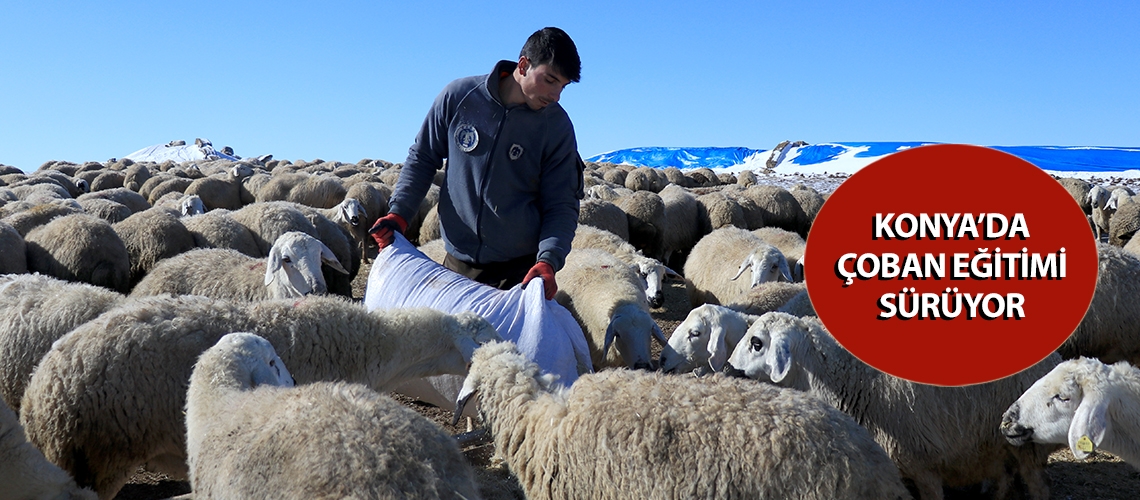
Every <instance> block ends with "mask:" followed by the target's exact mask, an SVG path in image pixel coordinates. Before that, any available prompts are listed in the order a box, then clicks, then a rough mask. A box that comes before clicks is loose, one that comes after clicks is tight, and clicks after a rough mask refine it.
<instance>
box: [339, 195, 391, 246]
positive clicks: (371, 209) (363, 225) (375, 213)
mask: <svg viewBox="0 0 1140 500" xmlns="http://www.w3.org/2000/svg"><path fill="white" fill-rule="evenodd" d="M381 188H384V189H381ZM385 189H387V186H384V185H383V184H380V183H378V182H357V183H355V184H352V185H351V186H348V192H347V193H346V194H345V195H344V197H345V199H346V200H347V199H353V200H356V201H357V202H359V203H360V205H361V206H362V207H363V208H364V214H363V215H361V216H360V222H359V223H358V224H353V229H352V238H353V239H354V240H356V242H357V245H358V246H360V251H361V254H362V255H363V256H364V257H365V258H367V259H368V260H372V259H373V258H375V257H376V254H377V252H379V249H378V248H377V247H376V240H374V239H372V236H371V235H369V234H368V230H369V229H372V225H373V224H375V223H376V220H377V219H379V218H381V217H383V216H384V215H386V214H387V213H388V197H389V196H390V194H388V193H386V192H385Z"/></svg>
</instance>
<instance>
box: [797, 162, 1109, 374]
mask: <svg viewBox="0 0 1140 500" xmlns="http://www.w3.org/2000/svg"><path fill="white" fill-rule="evenodd" d="M807 248H808V249H809V252H810V254H811V257H810V258H809V259H806V263H807V265H806V266H805V273H806V276H807V279H806V280H805V281H806V282H807V286H808V294H809V296H810V297H811V301H812V304H813V306H814V307H815V310H816V312H817V313H818V314H819V318H820V320H822V321H823V323H824V325H825V326H826V327H827V329H828V331H830V332H831V334H832V335H834V336H835V339H836V340H838V341H839V343H840V344H842V345H843V346H844V347H845V348H847V349H848V350H849V351H851V353H852V354H854V355H855V356H856V357H858V358H859V359H861V360H863V361H864V362H866V363H867V364H869V365H871V366H873V367H875V368H877V369H879V370H882V371H883V372H886V373H889V374H891V375H894V376H897V377H901V378H905V379H908V380H912V381H915V382H922V383H927V384H936V385H946V386H958V385H967V384H975V383H982V382H988V381H991V380H996V379H999V378H1002V377H1005V376H1008V375H1012V374H1014V373H1017V372H1019V371H1021V370H1023V369H1025V368H1028V367H1029V366H1032V365H1033V364H1035V363H1037V362H1038V361H1040V360H1042V359H1044V358H1045V357H1046V356H1048V355H1049V354H1050V353H1052V352H1053V351H1055V350H1056V349H1057V347H1059V346H1060V345H1061V343H1062V342H1064V341H1065V339H1067V338H1068V337H1069V334H1071V333H1072V332H1073V330H1074V329H1075V328H1076V327H1077V325H1078V324H1079V323H1080V321H1081V319H1082V318H1083V317H1084V315H1085V311H1086V310H1087V309H1088V306H1089V303H1090V302H1091V300H1092V296H1093V290H1094V288H1095V286H1096V274H1097V249H1096V242H1095V239H1094V237H1093V234H1092V230H1091V228H1090V226H1089V222H1088V219H1086V217H1085V214H1084V212H1083V211H1081V209H1080V207H1079V205H1077V203H1076V200H1074V199H1073V197H1072V196H1071V195H1070V194H1069V193H1068V191H1066V190H1065V188H1064V187H1062V186H1061V184H1059V183H1058V182H1057V181H1056V180H1054V179H1053V178H1052V177H1051V176H1049V174H1046V173H1045V172H1044V171H1042V170H1041V169H1039V168H1037V167H1036V166H1034V165H1032V164H1030V163H1029V162H1026V161H1025V160H1022V159H1020V158H1018V157H1016V156H1013V155H1010V154H1007V153H1003V152H1000V151H997V150H993V149H989V148H983V147H978V146H962V145H931V146H922V147H918V148H914V149H909V150H905V151H901V152H898V153H895V154H892V155H890V156H887V157H885V158H883V159H880V160H878V161H876V162H874V163H872V164H870V165H868V166H866V167H864V168H863V169H861V170H859V171H858V172H856V173H855V174H854V175H852V176H851V177H850V178H848V179H847V180H846V181H845V182H844V183H843V184H841V185H840V186H839V188H837V189H836V190H835V192H834V193H832V195H831V197H830V198H829V199H828V200H827V203H825V204H824V206H823V208H822V209H821V210H820V211H819V215H818V216H817V217H816V219H815V222H814V223H813V225H812V229H811V233H810V234H809V236H808V244H807Z"/></svg>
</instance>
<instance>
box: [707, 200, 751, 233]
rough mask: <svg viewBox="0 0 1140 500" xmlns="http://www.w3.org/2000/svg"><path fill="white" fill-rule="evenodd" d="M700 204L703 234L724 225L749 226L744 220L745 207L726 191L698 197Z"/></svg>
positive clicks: (744, 227) (745, 227) (743, 227)
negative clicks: (726, 193) (725, 192)
mask: <svg viewBox="0 0 1140 500" xmlns="http://www.w3.org/2000/svg"><path fill="white" fill-rule="evenodd" d="M697 203H698V204H699V205H700V206H699V207H698V208H699V210H700V212H699V214H698V217H699V218H700V219H699V222H700V224H701V226H700V232H701V234H708V233H711V232H713V231H715V230H717V229H720V228H722V227H729V226H732V227H739V228H742V229H747V228H748V222H747V221H745V220H744V209H743V208H742V207H741V206H740V203H738V202H737V201H736V200H734V199H732V198H729V197H728V196H727V195H725V194H724V193H720V192H712V193H707V194H703V195H701V196H698V197H697Z"/></svg>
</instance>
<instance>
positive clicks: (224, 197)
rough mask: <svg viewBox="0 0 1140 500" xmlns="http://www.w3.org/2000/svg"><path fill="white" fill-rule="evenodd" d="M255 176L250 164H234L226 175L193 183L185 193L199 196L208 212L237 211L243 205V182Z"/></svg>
mask: <svg viewBox="0 0 1140 500" xmlns="http://www.w3.org/2000/svg"><path fill="white" fill-rule="evenodd" d="M252 175H253V168H252V167H250V166H249V165H248V164H244V163H237V164H233V166H232V167H230V168H229V170H228V171H226V172H225V173H220V174H214V175H211V176H208V177H202V178H201V179H196V180H194V182H191V183H190V185H189V186H186V190H185V191H184V192H185V193H186V194H187V195H197V196H200V197H201V199H202V203H203V204H204V206H205V208H206V209H207V210H213V209H216V208H224V209H226V210H237V209H239V208H241V207H242V206H244V205H245V204H244V203H242V191H243V188H244V184H243V181H245V179H247V178H249V177H250V176H252Z"/></svg>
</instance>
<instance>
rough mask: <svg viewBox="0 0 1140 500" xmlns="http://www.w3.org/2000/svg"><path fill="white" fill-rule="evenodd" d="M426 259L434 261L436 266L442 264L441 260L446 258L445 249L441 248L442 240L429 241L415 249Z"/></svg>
mask: <svg viewBox="0 0 1140 500" xmlns="http://www.w3.org/2000/svg"><path fill="white" fill-rule="evenodd" d="M417 249H418V250H419V251H420V252H422V253H423V254H424V255H426V256H427V258H429V259H431V260H433V261H435V263H436V264H440V265H442V264H443V259H445V258H447V248H445V247H444V246H443V240H431V241H429V242H427V243H424V244H423V245H420V246H419V247H417Z"/></svg>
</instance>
